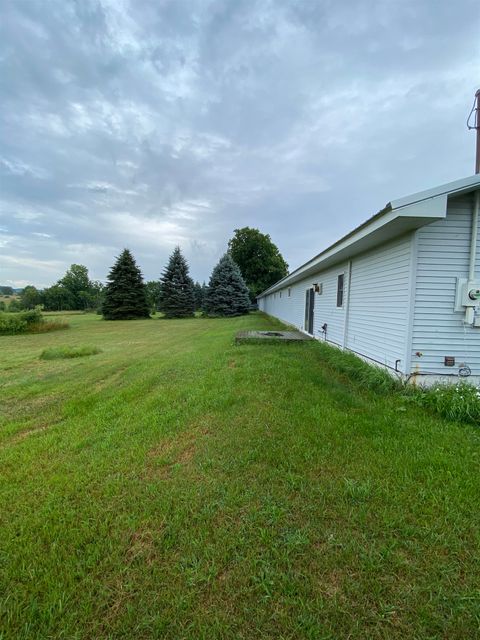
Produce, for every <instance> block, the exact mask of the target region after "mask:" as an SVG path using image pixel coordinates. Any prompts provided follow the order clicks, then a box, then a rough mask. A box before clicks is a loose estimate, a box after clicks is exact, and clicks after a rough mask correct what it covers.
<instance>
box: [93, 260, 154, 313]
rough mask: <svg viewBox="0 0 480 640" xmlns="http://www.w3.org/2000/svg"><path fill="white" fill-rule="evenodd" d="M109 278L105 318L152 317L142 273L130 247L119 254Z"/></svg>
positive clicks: (104, 309)
mask: <svg viewBox="0 0 480 640" xmlns="http://www.w3.org/2000/svg"><path fill="white" fill-rule="evenodd" d="M107 280H108V283H107V286H106V287H105V299H104V302H103V306H102V313H103V317H104V318H105V320H133V319H135V318H149V317H150V313H149V309H148V304H147V297H146V291H145V285H144V283H143V278H142V273H141V271H140V269H139V268H138V267H137V264H136V262H135V258H134V257H133V255H132V254H131V253H130V251H129V250H128V249H124V250H123V251H122V253H121V254H120V255H119V256H118V258H117V261H116V262H115V264H114V265H113V267H112V269H111V270H110V273H109V274H108V278H107Z"/></svg>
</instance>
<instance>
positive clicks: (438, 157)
mask: <svg viewBox="0 0 480 640" xmlns="http://www.w3.org/2000/svg"><path fill="white" fill-rule="evenodd" d="M479 43H480V8H479V5H478V0H458V1H457V2H451V1H449V0H378V1H377V0H363V1H357V0H351V1H349V2H348V1H345V0H342V1H341V2H340V1H338V0H297V1H295V0H212V1H210V0H151V1H146V0H131V2H128V1H127V0H109V1H107V0H102V1H101V2H100V1H96V0H91V1H87V0H78V1H77V2H75V1H73V0H58V1H54V0H48V1H47V0H38V1H36V0H25V1H22V0H13V1H12V2H8V1H5V0H1V21H0V65H1V69H0V91H1V96H0V108H1V111H2V120H1V131H0V143H1V144H0V181H1V183H0V187H1V192H0V284H11V285H13V286H23V285H25V284H28V283H33V284H35V285H37V286H45V285H49V284H51V283H53V282H54V281H56V280H57V279H58V278H59V277H61V275H62V274H63V272H64V271H65V269H66V268H67V267H68V266H69V264H71V263H72V262H77V263H82V264H85V265H87V266H88V268H89V270H90V274H91V276H92V277H94V278H96V279H102V280H103V279H105V276H106V274H107V272H108V269H109V267H110V266H111V264H112V262H113V260H114V257H115V256H116V255H118V253H119V252H120V250H121V249H122V248H123V247H124V246H127V247H129V248H130V249H132V251H133V252H134V254H135V256H136V258H137V260H138V262H139V264H140V266H141V268H142V270H143V272H144V274H145V277H146V278H147V279H154V278H158V276H159V275H160V273H161V270H162V268H163V266H164V264H165V262H166V260H167V258H168V255H169V253H170V252H171V251H172V249H173V247H174V245H176V244H179V245H180V246H181V247H182V249H183V251H184V252H185V254H186V256H187V258H188V260H189V262H190V265H191V272H192V276H193V277H194V278H195V279H199V280H203V279H208V276H209V273H210V271H211V268H212V266H213V265H214V263H215V262H216V260H217V259H218V257H219V256H220V254H221V253H223V252H224V251H225V248H226V243H227V241H228V239H229V238H230V237H231V235H232V233H233V230H234V229H235V228H237V227H243V226H246V225H249V226H255V227H258V228H260V229H261V230H262V231H263V232H266V233H269V234H270V235H271V237H272V239H273V240H274V242H275V243H276V244H277V245H278V246H279V248H280V250H281V252H282V253H283V255H284V257H285V258H286V260H287V262H288V263H289V265H290V268H291V269H293V268H295V267H297V266H298V265H299V264H301V263H302V262H304V261H305V260H307V259H308V258H310V257H311V256H312V255H313V254H316V253H318V252H319V251H320V250H321V249H322V248H324V247H326V246H327V245H329V244H330V243H331V242H333V241H334V240H336V239H337V238H338V237H340V236H341V235H343V234H344V233H346V232H347V231H349V230H350V229H351V228H353V227H355V226H356V225H357V224H359V223H360V222H362V221H363V220H364V219H365V218H367V217H369V216H370V215H372V214H373V213H375V212H376V211H378V210H379V209H380V208H382V207H383V205H384V204H385V203H386V202H387V201H389V200H391V199H393V198H396V197H399V196H402V195H406V194H408V193H412V192H415V191H418V190H421V189H423V188H429V187H432V186H435V185H437V184H441V183H442V182H448V181H450V180H454V179H457V178H460V177H464V176H466V175H470V174H471V173H473V166H474V136H473V134H472V133H468V132H467V130H466V126H465V120H466V116H467V114H468V111H469V109H470V107H471V103H472V101H473V95H474V93H475V90H476V89H477V88H479V87H480V65H479V61H480V50H479Z"/></svg>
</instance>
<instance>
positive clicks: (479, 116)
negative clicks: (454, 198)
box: [467, 89, 480, 173]
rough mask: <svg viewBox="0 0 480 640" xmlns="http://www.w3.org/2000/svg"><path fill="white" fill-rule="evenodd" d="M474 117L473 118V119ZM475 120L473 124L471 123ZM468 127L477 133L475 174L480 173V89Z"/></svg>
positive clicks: (469, 117)
mask: <svg viewBox="0 0 480 640" xmlns="http://www.w3.org/2000/svg"><path fill="white" fill-rule="evenodd" d="M472 116H473V118H472ZM471 120H473V124H472V125H471V124H470V121H471ZM467 127H468V128H469V129H475V130H476V132H477V150H476V155H475V173H480V89H478V91H477V92H476V94H475V100H474V101H473V107H472V110H471V111H470V115H469V116H468V120H467Z"/></svg>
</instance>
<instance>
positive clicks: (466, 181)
mask: <svg viewBox="0 0 480 640" xmlns="http://www.w3.org/2000/svg"><path fill="white" fill-rule="evenodd" d="M477 189H480V174H476V175H473V176H469V177H468V178H462V179H461V180H455V182H448V183H447V184H442V185H440V186H438V187H435V188H434V189H428V190H426V191H420V192H418V193H413V194H412V195H409V196H405V197H403V198H398V199H397V200H392V201H391V202H389V203H388V204H387V205H386V206H385V207H384V208H383V209H382V210H381V211H379V212H378V213H376V214H375V215H374V216H372V217H371V218H369V219H368V220H366V221H365V222H363V223H362V224H361V225H360V226H358V227H356V228H355V229H353V231H350V233H347V235H345V236H343V238H340V240H337V242H334V243H333V244H332V245H330V247H327V248H326V249H324V250H323V251H322V252H321V253H319V254H318V255H316V256H315V257H313V258H312V259H311V260H309V261H308V262H305V264H303V265H301V266H300V267H298V268H297V269H295V270H294V271H292V272H291V273H289V274H288V276H285V277H284V278H282V279H281V280H279V281H278V282H276V283H275V284H273V285H272V286H271V287H269V288H268V289H266V290H265V291H263V292H262V293H261V294H260V295H259V296H258V298H262V297H263V296H265V295H268V294H269V293H273V292H274V291H278V290H279V289H283V288H284V287H287V286H289V285H291V284H293V283H294V282H297V281H298V280H301V279H303V278H305V277H307V276H308V275H310V274H312V273H318V271H322V270H324V269H327V268H328V267H331V266H333V265H334V264H337V263H338V262H341V261H343V260H348V259H350V258H352V257H353V256H354V255H357V254H359V253H363V252H364V251H367V250H368V249H371V248H372V247H375V246H378V245H379V244H382V243H385V242H387V241H388V240H391V239H393V238H396V237H398V236H401V235H403V234H404V233H407V232H408V231H413V230H414V229H418V228H420V227H423V226H425V225H426V224H430V223H431V222H435V220H441V219H442V218H445V217H446V215H447V199H448V197H449V196H452V195H454V194H455V195H460V194H462V193H468V192H469V191H476V190H477Z"/></svg>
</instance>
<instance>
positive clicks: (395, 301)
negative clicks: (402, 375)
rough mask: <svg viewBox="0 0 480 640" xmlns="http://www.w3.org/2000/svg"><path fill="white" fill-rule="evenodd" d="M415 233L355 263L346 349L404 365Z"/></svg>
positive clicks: (393, 364) (371, 252) (360, 258)
mask: <svg viewBox="0 0 480 640" xmlns="http://www.w3.org/2000/svg"><path fill="white" fill-rule="evenodd" d="M412 237H413V234H408V235H407V236H403V237H402V238H399V239H397V240H395V241H394V242H390V243H388V244H386V245H384V246H382V247H378V248H377V249H375V250H373V251H370V252H368V253H366V254H365V255H363V256H359V257H358V258H354V259H353V260H352V281H351V290H350V310H349V323H348V333H347V347H348V348H349V349H351V350H352V351H355V352H356V353H359V354H361V355H363V356H366V357H368V358H371V359H372V360H375V361H377V362H380V363H382V364H385V365H387V366H388V367H392V368H394V367H395V362H396V361H397V360H400V361H401V365H400V369H402V368H403V366H404V365H405V362H404V360H405V353H406V341H407V330H408V312H409V301H410V264H411V255H412V252H411V242H412Z"/></svg>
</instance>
